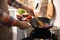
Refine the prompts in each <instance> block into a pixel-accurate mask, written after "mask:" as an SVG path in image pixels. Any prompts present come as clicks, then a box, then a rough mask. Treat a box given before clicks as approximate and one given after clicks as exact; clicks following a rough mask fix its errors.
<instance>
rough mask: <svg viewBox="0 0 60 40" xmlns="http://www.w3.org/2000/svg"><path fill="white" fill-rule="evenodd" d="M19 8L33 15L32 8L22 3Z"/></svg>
mask: <svg viewBox="0 0 60 40" xmlns="http://www.w3.org/2000/svg"><path fill="white" fill-rule="evenodd" d="M21 8H23V9H25V10H26V11H27V12H28V13H29V14H30V15H32V16H34V11H33V9H31V8H28V7H26V6H23V5H22V7H21Z"/></svg>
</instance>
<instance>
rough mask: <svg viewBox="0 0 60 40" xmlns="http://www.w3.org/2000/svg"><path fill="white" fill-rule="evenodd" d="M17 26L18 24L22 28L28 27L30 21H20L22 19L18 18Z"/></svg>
mask: <svg viewBox="0 0 60 40" xmlns="http://www.w3.org/2000/svg"><path fill="white" fill-rule="evenodd" d="M16 26H18V27H19V28H21V29H27V28H29V25H28V22H26V21H20V20H17V23H16Z"/></svg>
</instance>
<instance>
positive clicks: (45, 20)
mask: <svg viewBox="0 0 60 40" xmlns="http://www.w3.org/2000/svg"><path fill="white" fill-rule="evenodd" d="M38 19H39V20H41V21H42V22H43V23H48V24H49V25H50V19H48V18H45V17H38ZM30 24H31V25H32V27H33V28H39V26H40V25H39V23H38V21H37V20H36V19H35V18H33V19H31V20H30ZM51 27H52V25H51V26H49V27H47V28H51Z"/></svg>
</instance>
